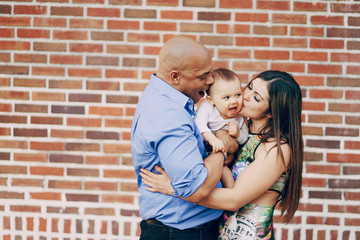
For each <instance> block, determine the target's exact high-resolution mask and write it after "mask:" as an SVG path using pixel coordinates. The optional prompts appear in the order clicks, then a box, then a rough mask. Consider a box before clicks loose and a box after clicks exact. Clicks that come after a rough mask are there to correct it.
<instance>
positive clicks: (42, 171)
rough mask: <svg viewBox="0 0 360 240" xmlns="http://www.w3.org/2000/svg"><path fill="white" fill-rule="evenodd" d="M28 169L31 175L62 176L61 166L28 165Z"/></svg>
mask: <svg viewBox="0 0 360 240" xmlns="http://www.w3.org/2000/svg"><path fill="white" fill-rule="evenodd" d="M29 169H30V174H32V175H43V176H46V175H51V176H64V169H63V168H56V167H36V166H30V168H29Z"/></svg>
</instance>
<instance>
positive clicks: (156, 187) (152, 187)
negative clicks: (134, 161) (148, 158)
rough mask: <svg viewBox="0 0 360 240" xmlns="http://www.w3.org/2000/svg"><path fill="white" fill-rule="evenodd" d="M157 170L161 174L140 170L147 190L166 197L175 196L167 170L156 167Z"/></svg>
mask: <svg viewBox="0 0 360 240" xmlns="http://www.w3.org/2000/svg"><path fill="white" fill-rule="evenodd" d="M155 170H156V171H158V172H159V173H160V174H156V173H153V172H150V171H148V170H146V169H144V168H141V169H140V171H141V172H140V176H141V177H142V181H143V182H144V183H145V184H146V185H147V186H148V187H145V189H146V190H148V191H150V192H158V193H163V194H166V195H173V194H174V192H175V191H174V189H173V188H172V186H171V180H170V178H169V176H168V175H167V174H166V172H165V170H164V169H163V168H161V167H159V166H155Z"/></svg>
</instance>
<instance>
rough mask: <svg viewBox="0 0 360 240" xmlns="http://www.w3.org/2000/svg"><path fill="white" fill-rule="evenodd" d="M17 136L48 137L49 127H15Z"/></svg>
mask: <svg viewBox="0 0 360 240" xmlns="http://www.w3.org/2000/svg"><path fill="white" fill-rule="evenodd" d="M14 136H15V137H47V129H24V128H15V129H14Z"/></svg>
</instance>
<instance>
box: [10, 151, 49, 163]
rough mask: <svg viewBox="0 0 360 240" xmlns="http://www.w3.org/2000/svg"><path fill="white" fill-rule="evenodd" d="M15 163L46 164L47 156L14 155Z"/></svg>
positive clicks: (36, 154)
mask: <svg viewBox="0 0 360 240" xmlns="http://www.w3.org/2000/svg"><path fill="white" fill-rule="evenodd" d="M14 160H15V161H22V162H46V160H47V157H46V154H41V153H14Z"/></svg>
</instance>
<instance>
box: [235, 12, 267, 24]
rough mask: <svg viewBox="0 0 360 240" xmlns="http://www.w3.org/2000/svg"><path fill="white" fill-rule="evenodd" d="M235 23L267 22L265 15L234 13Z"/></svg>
mask: <svg viewBox="0 0 360 240" xmlns="http://www.w3.org/2000/svg"><path fill="white" fill-rule="evenodd" d="M235 21H238V22H262V23H265V22H268V21H269V16H268V14H267V13H235Z"/></svg>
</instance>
